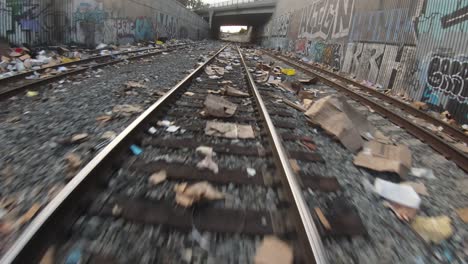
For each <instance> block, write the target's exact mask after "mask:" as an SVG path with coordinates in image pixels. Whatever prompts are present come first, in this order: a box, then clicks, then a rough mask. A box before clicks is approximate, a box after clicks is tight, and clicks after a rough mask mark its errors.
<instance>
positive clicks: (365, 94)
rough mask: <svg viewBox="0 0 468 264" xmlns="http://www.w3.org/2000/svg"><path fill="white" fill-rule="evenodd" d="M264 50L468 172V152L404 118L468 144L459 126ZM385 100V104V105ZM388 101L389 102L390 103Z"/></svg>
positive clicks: (333, 75)
mask: <svg viewBox="0 0 468 264" xmlns="http://www.w3.org/2000/svg"><path fill="white" fill-rule="evenodd" d="M262 51H263V52H264V53H266V54H267V55H268V56H271V57H272V58H274V59H277V60H279V61H282V62H284V63H286V64H287V65H290V66H292V67H294V68H296V69H299V70H301V71H302V72H304V73H306V74H308V75H310V76H316V77H318V78H319V79H320V81H321V82H323V83H324V84H326V85H329V86H330V87H333V88H336V89H338V90H339V91H341V92H343V93H345V94H346V95H348V96H349V97H351V98H353V99H354V100H356V101H358V102H360V103H362V104H364V105H367V106H369V107H371V108H372V109H374V110H375V111H376V112H377V113H379V114H380V115H382V116H384V117H386V118H387V119H389V120H390V121H391V122H393V123H395V124H396V125H398V126H400V127H402V128H404V129H406V130H407V131H408V132H409V133H410V134H412V135H414V136H415V137H417V138H419V139H420V140H421V141H423V142H426V143H427V144H428V145H429V146H431V147H432V148H433V149H434V150H436V151H437V152H439V153H441V154H442V155H444V156H445V157H446V158H447V159H450V160H452V161H453V162H455V164H457V165H458V166H459V167H460V168H461V169H463V170H464V171H468V155H467V154H465V153H464V152H462V151H461V150H459V149H458V148H457V147H455V146H454V145H453V144H451V143H450V142H448V141H446V140H444V139H442V138H440V137H439V136H437V135H435V133H434V132H433V131H430V130H428V129H426V128H424V127H422V126H420V125H418V124H416V123H415V122H413V121H412V120H411V119H409V118H406V117H404V115H407V114H409V115H412V116H414V117H416V118H420V119H423V120H424V121H426V122H428V123H430V124H432V125H434V126H436V127H442V128H443V130H442V131H443V132H444V133H446V134H448V135H449V136H450V137H452V138H454V139H456V140H459V141H460V142H462V143H465V144H468V136H467V135H465V134H464V133H463V131H461V130H460V129H458V128H456V127H454V126H452V125H450V124H447V123H445V122H443V121H442V120H439V119H437V118H434V117H432V116H430V115H428V114H427V113H425V112H423V111H421V110H419V109H416V108H414V107H412V106H411V105H408V104H406V103H404V102H402V101H400V100H397V99H395V98H393V97H390V96H388V95H385V94H383V93H381V92H379V91H377V90H374V89H372V88H369V87H367V86H365V85H362V84H360V83H358V82H356V81H354V80H351V79H349V78H347V77H344V76H342V75H340V74H337V73H334V72H331V71H328V70H326V69H323V68H321V67H318V66H316V65H311V64H308V63H305V62H302V61H298V60H295V59H291V58H288V57H285V56H283V55H280V54H277V53H273V52H270V51H267V50H262ZM350 86H352V87H357V88H358V91H360V92H358V91H356V90H355V89H352V88H350ZM382 102H384V103H383V104H382ZM385 104H387V106H386V105H385Z"/></svg>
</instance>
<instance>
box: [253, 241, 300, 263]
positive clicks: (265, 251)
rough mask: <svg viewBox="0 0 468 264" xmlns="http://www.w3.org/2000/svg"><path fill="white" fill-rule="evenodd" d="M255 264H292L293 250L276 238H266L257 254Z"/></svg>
mask: <svg viewBox="0 0 468 264" xmlns="http://www.w3.org/2000/svg"><path fill="white" fill-rule="evenodd" d="M254 263H255V264H292V263H293V250H292V248H291V246H289V245H288V244H287V243H285V242H284V241H282V240H280V239H278V238H277V237H276V236H265V237H264V238H263V241H262V243H261V244H260V246H259V247H258V248H257V251H256V253H255V259H254Z"/></svg>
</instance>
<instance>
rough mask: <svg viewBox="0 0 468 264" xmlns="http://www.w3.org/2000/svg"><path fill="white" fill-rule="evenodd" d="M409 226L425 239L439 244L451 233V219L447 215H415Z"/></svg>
mask: <svg viewBox="0 0 468 264" xmlns="http://www.w3.org/2000/svg"><path fill="white" fill-rule="evenodd" d="M411 227H413V229H414V230H415V231H416V232H417V233H418V234H419V235H420V236H421V237H422V238H423V239H424V240H425V241H426V242H434V243H436V244H440V243H441V242H442V241H444V240H446V239H448V238H449V237H451V236H452V234H453V228H452V224H451V220H450V218H449V217H448V216H445V215H444V216H437V217H422V216H417V217H416V218H415V219H414V221H413V223H411Z"/></svg>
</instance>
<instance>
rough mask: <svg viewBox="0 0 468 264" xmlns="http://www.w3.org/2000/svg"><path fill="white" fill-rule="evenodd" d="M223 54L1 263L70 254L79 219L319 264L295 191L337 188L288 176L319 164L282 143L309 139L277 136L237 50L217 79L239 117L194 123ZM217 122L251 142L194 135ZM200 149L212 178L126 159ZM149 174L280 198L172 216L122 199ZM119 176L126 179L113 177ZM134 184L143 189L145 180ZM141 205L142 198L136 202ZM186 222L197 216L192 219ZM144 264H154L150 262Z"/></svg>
mask: <svg viewBox="0 0 468 264" xmlns="http://www.w3.org/2000/svg"><path fill="white" fill-rule="evenodd" d="M229 49H230V48H229ZM226 50H227V46H224V47H223V48H221V49H220V50H218V51H217V52H216V53H215V54H214V55H213V56H212V57H211V58H209V59H208V60H207V61H206V62H205V63H204V64H203V65H201V66H199V67H198V68H196V69H195V70H194V71H193V72H192V73H190V74H189V75H188V76H186V77H185V78H184V79H183V80H181V81H180V82H179V83H178V84H177V85H176V86H174V87H173V88H172V89H171V90H169V91H168V92H167V93H166V94H164V95H163V96H162V97H161V98H159V99H158V100H157V101H156V102H155V103H154V104H153V105H151V106H150V107H149V108H148V109H147V110H146V111H144V112H143V113H142V114H141V115H140V116H138V117H137V118H136V119H135V121H133V122H132V123H131V124H130V125H129V126H128V127H127V128H126V129H125V130H124V131H123V132H122V133H120V134H119V135H118V136H117V137H116V138H115V139H114V140H113V141H112V142H111V143H109V145H107V146H106V147H105V148H104V149H103V150H102V151H101V152H99V153H98V154H97V155H96V156H95V157H94V158H93V159H92V160H91V161H90V162H89V163H88V164H87V165H86V166H85V167H84V168H83V169H82V170H81V171H80V172H79V173H78V174H77V175H76V176H75V177H74V178H73V179H72V180H71V181H70V182H69V183H68V184H67V185H66V186H65V188H64V189H63V190H62V191H61V192H60V193H59V194H58V195H57V196H56V197H55V198H54V199H53V200H52V201H51V202H50V203H49V204H48V205H47V206H46V207H45V208H44V209H43V210H42V211H41V212H40V213H39V214H38V215H37V217H36V218H35V219H34V220H33V221H32V222H31V223H30V224H29V226H28V227H27V228H26V229H25V230H24V232H23V233H22V234H21V235H20V237H19V238H18V239H17V241H16V242H15V243H14V245H13V246H12V247H11V248H10V249H9V250H8V251H7V252H6V254H5V255H4V256H3V258H2V259H1V260H0V263H33V262H35V261H38V260H39V259H41V257H42V255H43V254H44V253H45V252H46V251H47V250H48V249H49V248H50V247H51V246H53V245H65V244H67V245H69V243H71V242H73V241H74V240H75V239H77V237H78V238H79V236H80V235H81V232H80V231H74V229H73V226H74V225H76V223H77V221H78V219H81V220H82V221H81V222H86V219H88V217H90V216H99V217H110V218H111V219H113V218H123V219H125V220H126V221H130V222H131V223H132V224H134V225H138V224H150V225H164V226H168V227H171V228H175V229H177V230H182V231H184V232H187V231H190V230H192V231H193V228H194V227H195V226H196V228H198V229H200V230H201V231H210V232H221V233H234V234H237V233H241V234H246V235H260V236H263V235H270V234H275V235H278V236H282V237H285V238H286V239H288V240H292V241H293V242H292V243H293V244H294V251H295V252H294V255H295V261H297V262H299V263H312V262H314V263H318V264H321V263H328V260H327V255H326V252H325V250H324V248H323V245H322V237H323V232H324V230H323V228H320V226H319V225H318V224H317V218H316V217H314V216H312V215H311V213H310V211H309V208H308V205H307V204H306V202H305V200H304V197H303V194H302V189H303V188H311V189H324V190H329V191H330V190H332V189H336V188H339V187H338V186H336V185H338V183H337V181H336V179H335V178H331V177H320V176H317V175H298V173H295V172H294V171H293V169H292V168H291V165H290V160H289V159H290V158H295V159H297V160H303V161H306V162H323V159H321V157H320V155H318V154H317V153H316V152H313V151H312V152H311V151H301V150H294V151H293V150H290V149H287V148H285V147H284V145H283V142H285V141H288V140H289V141H298V140H299V139H301V140H309V141H311V140H312V139H305V138H304V136H296V135H294V134H293V133H285V132H282V133H280V132H278V131H277V128H281V129H282V130H288V129H294V127H295V124H294V123H288V122H284V121H281V120H279V119H276V118H273V117H272V116H277V117H278V116H283V117H284V116H290V115H291V114H290V113H289V112H288V111H287V110H286V109H287V108H284V109H267V108H268V107H267V105H268V103H269V102H266V101H264V99H263V98H268V99H269V100H274V99H275V98H274V97H271V98H270V97H268V95H267V94H266V93H265V92H263V93H262V92H261V91H260V89H259V88H258V87H257V86H256V84H255V81H254V79H253V76H252V74H251V73H250V70H251V69H250V68H249V67H248V65H247V63H246V61H245V59H244V57H243V55H242V52H241V50H240V49H239V48H237V53H238V55H237V56H238V57H237V58H239V59H238V60H237V61H238V66H233V69H232V70H231V71H230V72H226V74H225V76H224V79H223V80H224V81H226V80H228V81H231V82H232V83H233V85H237V88H238V89H239V90H240V91H242V92H244V93H246V94H247V95H245V96H244V97H243V98H240V97H233V96H226V97H227V98H228V99H229V100H230V101H232V102H235V103H239V105H241V104H242V109H240V107H239V109H238V110H237V112H236V114H235V115H234V116H229V117H222V118H219V117H218V118H215V119H213V118H211V119H210V118H207V117H199V116H197V115H196V114H197V113H198V112H199V111H200V110H201V107H203V100H204V99H205V96H208V95H210V89H213V90H215V89H216V88H219V87H218V86H219V82H218V81H217V80H210V79H209V78H207V76H206V74H205V75H204V72H203V71H204V70H205V67H206V66H208V65H209V64H210V63H213V62H214V61H215V60H216V59H217V58H219V56H220V54H221V53H222V52H225V51H226ZM223 58H224V57H223ZM224 59H225V58H224ZM213 90H211V91H213ZM187 92H190V94H187ZM200 95H201V96H200ZM273 110H274V111H273ZM161 118H165V119H167V121H173V122H175V124H177V125H180V127H181V128H183V129H185V130H187V131H185V132H181V133H179V134H177V135H176V136H174V134H169V135H168V134H167V131H165V130H164V129H162V130H161V128H160V127H158V129H156V131H153V132H149V131H151V129H153V130H154V126H156V125H155V124H156V122H157V121H158V120H161ZM219 119H221V120H222V121H223V122H233V121H235V122H238V123H247V124H250V125H251V126H252V127H254V128H256V129H254V130H253V131H255V132H254V133H253V134H254V136H253V138H249V139H239V140H238V142H236V143H235V142H232V141H231V140H226V139H222V138H217V137H209V136H207V135H206V133H204V132H205V131H203V127H204V124H205V121H207V124H208V122H209V121H213V120H219ZM154 133H156V134H154ZM160 133H162V134H160ZM184 133H186V134H190V136H189V137H188V136H187V135H186V134H184ZM214 138H216V139H214ZM240 143H241V144H240ZM200 145H203V146H211V147H212V148H213V151H214V152H215V153H217V155H219V157H218V159H219V160H220V163H219V164H220V168H219V173H213V172H212V171H210V170H208V169H203V170H200V169H197V167H195V166H192V165H190V164H186V163H183V162H182V163H181V162H177V161H175V162H174V161H167V160H164V159H163V160H156V161H155V160H154V159H151V161H146V160H145V159H144V158H139V157H141V156H140V154H136V153H135V152H133V153H132V152H131V151H129V149H132V146H133V147H134V146H140V147H141V148H143V151H144V152H145V151H146V150H148V149H150V150H148V153H152V151H162V153H163V154H164V153H167V151H168V149H171V150H172V152H171V153H173V151H176V150H183V153H185V154H186V153H187V149H189V152H190V151H192V152H194V151H195V148H197V147H198V146H200ZM253 146H255V147H253ZM145 149H146V150H145ZM148 155H152V154H148ZM223 155H230V156H239V158H241V159H240V160H241V161H243V162H245V159H244V158H245V157H253V158H255V159H257V158H260V159H264V160H262V162H261V164H262V165H265V166H264V167H261V168H260V167H259V168H255V170H254V171H256V173H254V174H253V175H252V173H249V172H248V170H247V172H246V170H245V169H246V168H244V167H239V168H232V164H231V163H232V162H227V165H226V163H225V162H224V164H222V163H223V162H221V160H223ZM188 163H190V162H188ZM253 163H255V162H253ZM255 164H256V163H255ZM158 170H165V171H166V172H167V178H168V180H170V181H175V182H180V181H189V182H193V181H208V182H210V183H213V184H218V185H219V184H231V183H232V184H236V185H244V186H260V187H261V186H270V187H275V188H277V189H278V190H279V192H280V193H282V194H283V195H284V198H282V199H280V202H279V204H278V205H276V208H277V210H276V211H275V210H256V209H255V210H253V209H245V208H243V209H235V208H224V207H222V208H219V207H210V206H197V207H195V208H194V209H192V210H188V209H184V208H181V207H179V206H175V205H174V202H173V201H171V202H168V201H167V199H164V198H165V196H164V194H157V196H158V197H159V199H147V198H146V197H147V195H145V194H143V195H141V193H140V195H137V196H139V197H140V198H134V197H128V196H127V193H126V192H128V191H129V190H128V189H125V187H126V186H128V185H132V184H135V182H133V181H132V179H134V180H136V181H139V182H141V175H142V174H143V175H147V174H148V173H151V172H154V171H158ZM126 173H128V174H131V175H132V176H134V177H133V178H132V177H126V176H122V175H126ZM138 175H139V177H137V176H138ZM143 182H147V177H146V176H145V178H144V180H143ZM170 184H172V183H170ZM116 186H117V187H116ZM121 189H124V190H121ZM133 189H138V188H132V190H133ZM122 192H123V193H125V195H123V194H122ZM144 193H146V192H144ZM255 195H256V199H257V200H261V197H258V198H257V193H256V194H255ZM283 195H281V196H283ZM141 196H143V197H145V198H143V199H141ZM161 196H162V197H163V198H162V199H161ZM166 198H167V197H166ZM283 199H284V200H283ZM247 207H248V206H247ZM194 212H196V217H195V216H194V215H195V213H194ZM342 217H343V219H344V220H343V219H342V220H340V219H333V218H332V219H330V222H331V224H332V226H334V225H335V223H337V225H339V224H340V223H344V222H346V221H351V222H352V227H353V230H352V232H357V230H358V229H363V226H362V223H360V218H359V216H357V215H354V214H351V215H346V216H342ZM83 219H84V220H83ZM200 219H202V220H200ZM350 219H351V220H350ZM78 222H79V221H78ZM337 230H339V228H336V229H334V231H333V232H339V231H337ZM332 235H336V234H332ZM88 255H89V256H88V257H89V259H91V260H94V261H97V262H99V261H101V262H102V261H103V259H105V260H106V261H107V262H106V263H113V262H114V261H113V258H112V256H101V255H96V254H92V253H89V254H88ZM153 260H154V262H157V260H158V259H153ZM133 261H134V262H135V263H136V262H138V261H136V260H133Z"/></svg>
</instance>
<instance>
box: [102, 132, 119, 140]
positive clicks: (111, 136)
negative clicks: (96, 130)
mask: <svg viewBox="0 0 468 264" xmlns="http://www.w3.org/2000/svg"><path fill="white" fill-rule="evenodd" d="M115 137H117V133H115V132H114V131H106V132H104V133H103V134H102V136H101V138H102V139H109V140H113V139H114V138H115Z"/></svg>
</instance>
